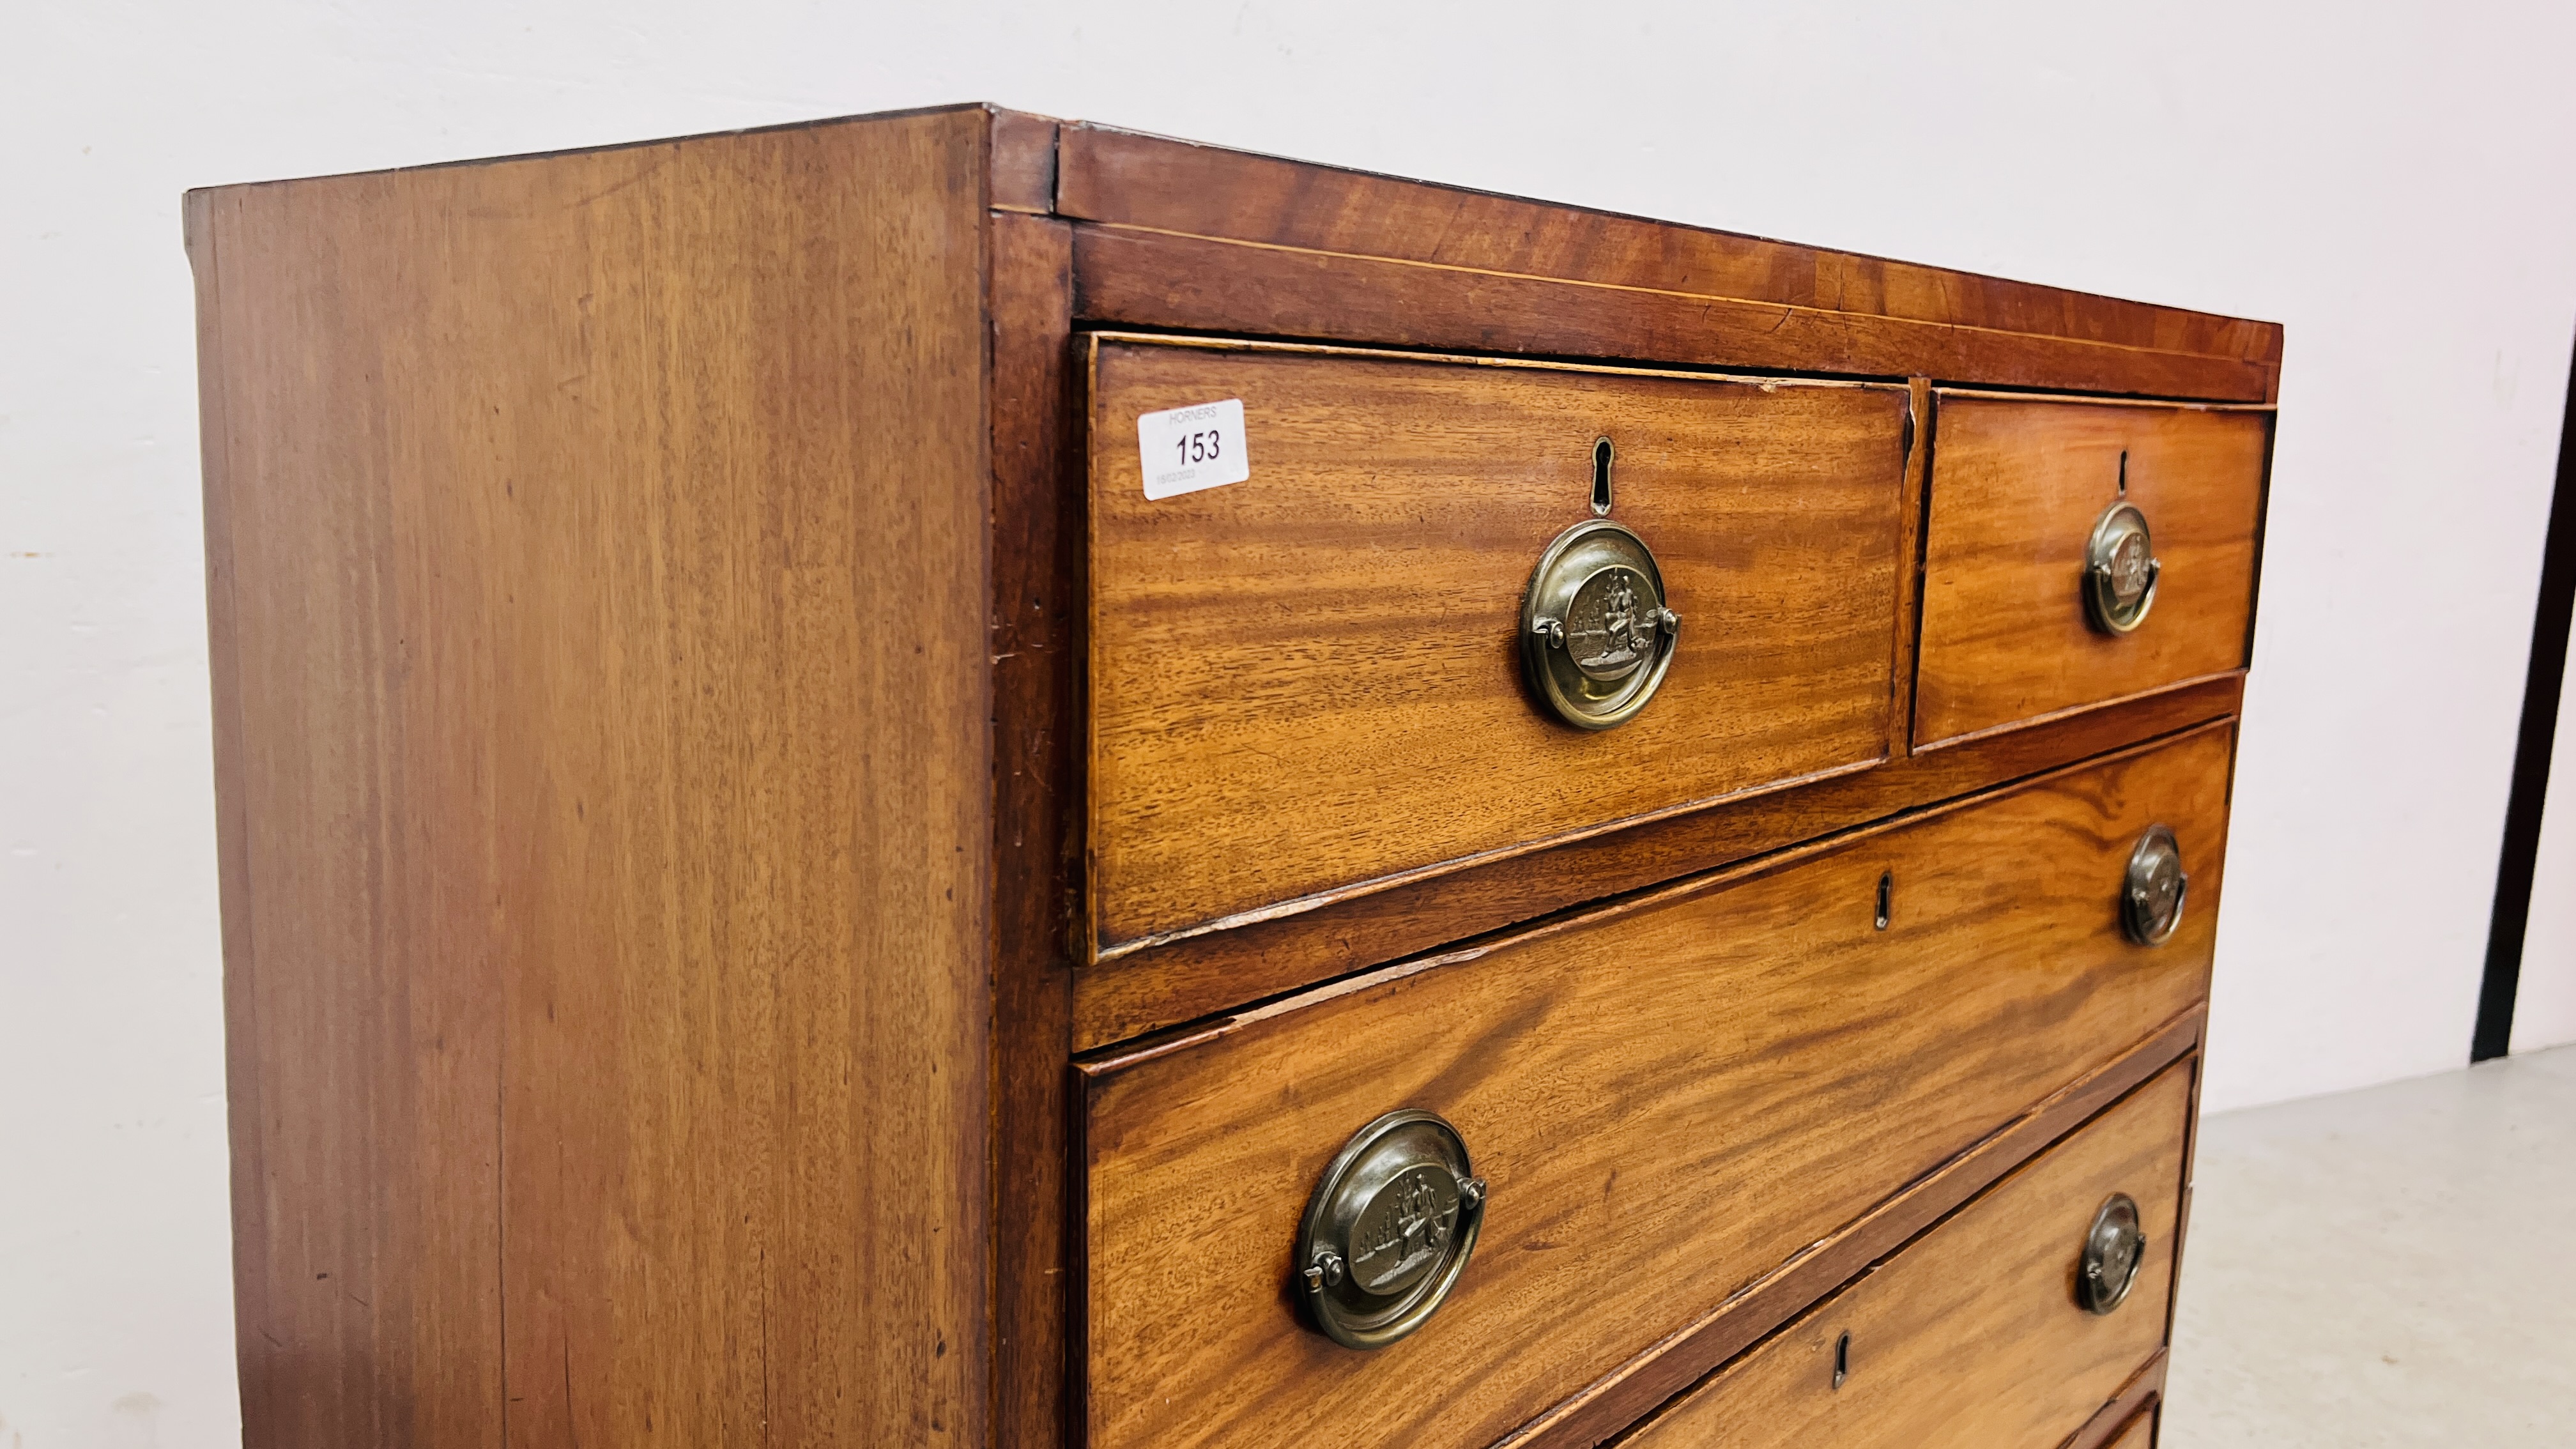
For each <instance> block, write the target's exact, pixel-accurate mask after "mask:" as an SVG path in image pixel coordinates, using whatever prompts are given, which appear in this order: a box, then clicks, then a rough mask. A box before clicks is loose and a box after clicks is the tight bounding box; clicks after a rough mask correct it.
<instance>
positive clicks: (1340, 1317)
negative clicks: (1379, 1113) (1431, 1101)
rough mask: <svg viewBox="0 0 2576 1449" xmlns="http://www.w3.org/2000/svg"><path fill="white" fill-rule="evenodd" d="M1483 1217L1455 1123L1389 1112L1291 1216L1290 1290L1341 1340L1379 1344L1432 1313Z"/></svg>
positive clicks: (1481, 1183)
mask: <svg viewBox="0 0 2576 1449" xmlns="http://www.w3.org/2000/svg"><path fill="white" fill-rule="evenodd" d="M1484 1222H1485V1180H1484V1179H1483V1178H1481V1177H1478V1176H1476V1175H1475V1172H1474V1170H1473V1169H1472V1168H1471V1167H1470V1165H1469V1164H1468V1161H1467V1144H1466V1141H1465V1140H1464V1139H1463V1138H1461V1137H1460V1136H1459V1135H1458V1129H1456V1128H1455V1127H1452V1126H1450V1125H1449V1124H1448V1123H1447V1122H1445V1121H1442V1120H1441V1119H1440V1117H1439V1116H1438V1115H1437V1114H1435V1113H1431V1112H1424V1111H1419V1110H1414V1109H1407V1110H1405V1111H1401V1112H1389V1113H1387V1114H1386V1115H1385V1116H1383V1117H1380V1118H1378V1119H1377V1120H1376V1121H1374V1122H1371V1123H1370V1124H1368V1125H1367V1126H1366V1127H1363V1128H1361V1129H1360V1130H1359V1133H1358V1135H1356V1136H1354V1137H1352V1138H1351V1140H1350V1141H1349V1142H1347V1143H1345V1144H1343V1146H1342V1150H1341V1152H1340V1154H1339V1155H1337V1156H1335V1157H1334V1158H1333V1161H1332V1165H1331V1166H1329V1167H1326V1168H1325V1169H1324V1175H1323V1177H1322V1178H1320V1179H1319V1180H1317V1182H1316V1183H1315V1192H1314V1195H1313V1196H1312V1197H1310V1198H1308V1199H1307V1201H1306V1216H1305V1219H1304V1220H1303V1221H1302V1222H1300V1223H1299V1224H1298V1225H1297V1248H1296V1256H1295V1257H1294V1258H1293V1259H1292V1260H1291V1261H1292V1263H1293V1264H1294V1266H1295V1271H1296V1275H1297V1284H1296V1288H1297V1296H1298V1297H1299V1298H1301V1299H1302V1300H1304V1302H1305V1305H1306V1311H1307V1315H1308V1317H1309V1318H1310V1319H1311V1320H1312V1321H1313V1323H1314V1325H1315V1327H1316V1328H1317V1329H1318V1330H1320V1331H1321V1332H1322V1333H1323V1334H1324V1335H1325V1336H1326V1337H1327V1338H1330V1339H1331V1340H1333V1342H1335V1343H1338V1344H1341V1345H1342V1346H1343V1347H1345V1348H1384V1347H1386V1346H1387V1345H1388V1344H1390V1343H1393V1342H1395V1341H1396V1340H1397V1339H1399V1338H1402V1337H1404V1336H1405V1335H1406V1334H1408V1333H1411V1332H1413V1331H1414V1330H1415V1329H1417V1328H1420V1327H1421V1326H1422V1325H1423V1324H1425V1323H1427V1322H1429V1321H1430V1319H1431V1315H1432V1314H1434V1313H1436V1312H1438V1311H1439V1309H1440V1305H1441V1303H1442V1302H1443V1301H1445V1300H1446V1299H1447V1298H1448V1296H1449V1290H1450V1289H1452V1288H1454V1287H1456V1286H1457V1283H1458V1275H1459V1274H1460V1273H1462V1272H1464V1271H1466V1267H1467V1255H1468V1254H1469V1253H1472V1252H1474V1251H1475V1248H1476V1233H1477V1231H1478V1230H1479V1229H1481V1228H1482V1227H1483V1226H1484Z"/></svg>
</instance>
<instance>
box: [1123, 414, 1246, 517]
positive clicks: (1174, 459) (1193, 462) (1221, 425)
mask: <svg viewBox="0 0 2576 1449" xmlns="http://www.w3.org/2000/svg"><path fill="white" fill-rule="evenodd" d="M1136 451H1137V454H1138V455H1139V461H1141V462H1142V463H1143V464H1144V465H1145V496H1146V497H1148V498H1175V497H1178V496H1179V495H1181V494H1183V493H1196V492H1197V491H1199V490H1200V489H1202V488H1219V487H1223V486H1224V485H1226V484H1228V483H1240V482H1242V481H1243V480H1244V479H1246V478H1249V477H1251V476H1252V459H1251V457H1250V455H1249V454H1247V453H1246V452H1245V450H1244V443H1243V399H1241V398H1239V397H1230V398H1227V399H1225V400H1224V401H1223V402H1212V403H1196V404H1193V405H1191V406H1189V407H1185V408H1171V409H1169V410H1167V411H1164V412H1159V413H1145V414H1142V415H1140V416H1139V417H1138V418H1137V419H1136Z"/></svg>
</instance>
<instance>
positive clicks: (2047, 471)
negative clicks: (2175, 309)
mask: <svg viewBox="0 0 2576 1449" xmlns="http://www.w3.org/2000/svg"><path fill="white" fill-rule="evenodd" d="M1933 416H1934V419H1935V422H1936V428H1935V433H1934V440H1933V447H1932V483H1931V500H1930V511H1929V517H1928V521H1927V524H1926V528H1925V532H1924V547H1923V635H1922V647H1921V650H1920V653H1919V656H1918V660H1919V662H1918V664H1917V670H1916V675H1915V692H1914V740H1915V743H1916V745H1917V746H1918V747H1922V746H1927V745H1933V744H1938V743H1939V742H1941V741H1943V740H1948V739H1955V738H1957V737H1959V736H1961V735H1970V734H1976V733H1979V732H1981V731H1984V730H1990V729H1996V728H1999V727H2002V726H2005V725H2010V724H2016V723H2020V722H2022V721H2025V720H2030V719H2036V718H2039V717H2041V716H2045V715H2050V714H2056V713H2058V712H2060V711H2064V710H2070V709H2077V708H2081V707H2083V706H2086V705H2092V704H2101V703H2104V702H2107V701H2110V700H2115V699H2121V698H2125V697H2127V696H2130V695H2135V694H2144V693H2146V692H2148V691H2150V690H2155V689H2161V688H2164V687H2166V686H2168V685H2172V684H2177V683H2180V682H2182V681H2184V680H2188V679H2197V678H2202V677H2205V676H2208V675H2212V674H2220V673H2224V672H2226V671H2228V670H2231V669H2236V668H2240V667H2242V666H2243V664H2244V663H2245V645H2246V621H2247V615H2248V611H2249V610H2250V609H2251V607H2252V604H2253V598H2254V564H2255V545H2256V533H2257V529H2258V526H2259V523H2260V518H2261V513H2262V498H2263V470H2264V464H2265V458H2266V456H2267V452H2268V449H2269V445H2270V444H2269V439H2270V434H2271V422H2272V418H2271V412H2270V410H2268V409H2261V408H2253V409H2248V408H2211V407H2175V406H2164V405H2149V404H2125V403H2089V402H2074V401H2067V400H2062V399H2048V398H2043V399H2031V398H2002V397H1992V396H1980V395H1977V394H1961V393H1937V394H1935V402H1934V408H1933ZM2123 504H2126V505H2129V506H2130V507H2132V508H2134V509H2136V510H2137V516H2138V517H2140V518H2143V519H2144V521H2145V524H2146V529H2147V539H2146V543H2147V547H2145V548H2143V549H2141V550H2138V551H2137V552H2136V553H2135V554H2134V555H2133V558H2134V562H2135V563H2136V564H2137V565H2140V566H2143V565H2144V563H2145V562H2146V561H2147V560H2148V559H2149V558H2152V560H2153V561H2154V563H2155V564H2156V565H2157V567H2156V569H2155V572H2154V574H2153V576H2152V581H2153V596H2152V599H2151V601H2149V602H2148V603H2147V605H2146V608H2145V613H2144V617H2143V618H2142V619H2140V620H2138V621H2137V622H2136V623H2135V625H2134V627H2132V628H2129V629H2128V630H2127V631H2126V632H2120V631H2119V630H2118V629H2116V628H2115V627H2113V625H2114V624H2116V623H2125V622H2127V619H2126V617H2125V615H2126V613H2127V609H2126V608H2122V609H2118V610H2115V612H2114V613H2113V614H2112V615H2111V616H2109V618H2110V622H2096V619H2095V614H2094V612H2093V611H2092V610H2091V609H2090V608H2088V605H2087V602H2086V598H2085V594H2086V589H2087V584H2086V569H2087V564H2088V562H2089V560H2090V558H2091V554H2092V549H2093V546H2094V538H2095V533H2096V529H2097V527H2099V526H2101V525H2102V524H2103V522H2104V520H2105V517H2106V515H2108V514H2110V513H2111V511H2112V510H2114V509H2115V508H2118V507H2119V506H2120V505H2123ZM2115 527H2116V526H2115ZM2112 542H2113V539H2112V536H2111V533H2110V532H2106V534H2105V544H2106V546H2107V545H2109V544H2111V543H2112ZM2127 577H2128V583H2127V584H2125V585H2124V587H2125V588H2126V589H2128V590H2129V591H2130V592H2131V593H2133V594H2134V593H2135V592H2136V590H2137V588H2138V587H2139V585H2141V584H2143V583H2144V582H2145V581H2146V578H2147V576H2146V574H2145V573H2144V571H2143V567H2141V568H2140V569H2139V571H2138V572H2136V573H2132V574H2129V575H2128V576H2127ZM2115 602H2118V600H2117V599H2116V598H2115Z"/></svg>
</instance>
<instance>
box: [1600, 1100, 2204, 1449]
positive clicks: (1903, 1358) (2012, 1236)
mask: <svg viewBox="0 0 2576 1449" xmlns="http://www.w3.org/2000/svg"><path fill="white" fill-rule="evenodd" d="M2191 1074H2192V1063H2190V1062H2181V1063H2177V1064H2175V1065H2174V1066H2172V1067H2170V1068H2167V1069H2166V1070H2165V1072H2164V1073H2163V1074H2162V1075H2160V1076H2158V1077H2157V1078H2156V1079H2155V1080H2154V1081H2152V1082H2149V1083H2148V1084H2147V1085H2145V1086H2143V1087H2141V1088H2139V1089H2138V1090H2137V1091H2136V1092H2135V1093H2134V1094H2132V1095H2131V1096H2130V1097H2129V1098H2128V1099H2127V1100H2125V1101H2123V1102H2121V1103H2120V1104H2119V1105H2117V1106H2115V1107H2113V1108H2111V1109H2110V1110H2109V1111H2107V1112H2105V1113H2103V1114H2102V1115H2101V1116H2100V1117H2099V1118H2097V1119H2095V1120H2094V1121H2093V1122H2092V1123H2090V1124H2089V1125H2087V1126H2085V1127H2084V1128H2083V1129H2081V1130H2080V1131H2078V1132H2077V1133H2076V1134H2075V1135H2074V1136H2072V1137H2071V1138H2069V1139H2068V1140H2066V1141H2065V1142H2062V1143H2060V1144H2058V1145H2057V1146H2056V1147H2054V1148H2051V1149H2050V1150H2049V1151H2048V1152H2046V1153H2045V1154H2043V1155H2042V1156H2040V1157H2039V1158H2038V1159H2037V1160H2036V1161H2034V1162H2031V1163H2030V1164H2028V1165H2027V1166H2025V1167H2023V1168H2022V1169H2021V1170H2019V1171H2018V1172H2015V1173H2014V1174H2013V1175H2012V1176H2011V1177H2008V1178H2006V1179H2005V1180H2004V1181H2002V1182H2001V1183H1998V1184H1996V1185H1995V1186H1994V1187H1993V1188H1991V1189H1989V1190H1988V1191H1987V1192H1986V1193H1985V1194H1984V1195H1983V1196H1981V1197H1979V1198H1978V1199H1977V1200H1976V1201H1974V1202H1972V1203H1970V1204H1968V1205H1967V1206H1966V1207H1964V1208H1961V1209H1960V1210H1959V1212H1958V1213H1957V1214H1956V1215H1955V1216H1953V1217H1951V1218H1950V1219H1949V1220H1948V1221H1947V1222H1944V1223H1942V1224H1941V1225H1940V1226H1939V1227H1937V1228H1935V1229H1933V1230H1932V1231H1931V1232H1929V1233H1927V1234H1925V1235H1924V1236H1923V1237H1922V1238H1921V1239H1920V1240H1919V1241H1917V1242H1915V1243H1912V1244H1910V1245H1908V1246H1907V1247H1906V1248H1905V1249H1904V1250H1903V1251H1902V1252H1900V1253H1898V1254H1897V1255H1896V1256H1895V1257H1893V1258H1890V1259H1889V1260H1887V1261H1886V1262H1884V1263H1881V1264H1879V1265H1877V1266H1876V1267H1874V1268H1873V1269H1871V1271H1870V1272H1869V1273H1868V1274H1867V1275H1865V1276H1863V1277H1862V1278H1861V1279H1859V1280H1858V1281H1857V1282H1855V1283H1853V1284H1852V1285H1851V1286H1850V1287H1848V1288H1846V1289H1844V1290H1843V1291H1842V1292H1840V1293H1837V1294H1835V1295H1834V1296H1833V1297H1831V1298H1829V1299H1827V1300H1825V1301H1824V1302H1823V1303H1820V1304H1818V1305H1817V1306H1816V1307H1815V1308H1813V1309H1811V1310H1810V1311H1808V1312H1807V1313H1806V1314H1805V1315H1803V1316H1801V1317H1800V1318H1799V1319H1797V1320H1796V1321H1795V1322H1793V1323H1790V1324H1789V1325H1787V1326H1786V1327H1784V1328H1782V1329H1781V1330H1780V1331H1779V1332H1778V1333H1776V1334H1774V1335H1772V1336H1771V1337H1770V1338H1769V1339H1767V1340H1765V1341H1764V1342H1763V1343H1762V1344H1760V1345H1759V1346H1757V1347H1756V1348H1754V1349H1753V1350H1752V1351H1751V1352H1749V1353H1747V1354H1745V1355H1744V1356H1743V1357H1742V1358H1739V1359H1737V1360H1736V1361H1735V1362H1733V1363H1731V1364H1729V1365H1727V1366H1726V1367H1725V1368H1724V1369H1721V1370H1720V1371H1718V1373H1716V1374H1715V1375H1714V1376H1712V1377H1711V1378H1710V1380H1709V1381H1708V1382H1707V1383H1706V1384H1703V1385H1702V1386H1700V1387H1699V1388H1697V1389H1695V1390H1693V1391H1692V1392H1691V1393H1689V1394H1688V1395H1685V1396H1684V1397H1683V1398H1681V1399H1680V1400H1678V1401H1676V1402H1675V1403H1674V1404H1673V1405H1672V1406H1671V1407H1669V1408H1667V1409H1666V1410H1665V1411H1664V1412H1663V1413H1661V1414H1659V1415H1657V1416H1656V1417H1655V1418H1654V1419H1653V1420H1651V1421H1649V1422H1648V1423H1647V1424H1645V1425H1644V1426H1642V1427H1641V1428H1640V1429H1639V1430H1638V1432H1636V1433H1635V1434H1633V1435H1631V1436H1630V1437H1628V1438H1627V1439H1624V1440H1622V1441H1621V1443H1622V1449H1703V1446H1717V1445H1724V1446H1726V1449H1773V1446H1779V1449H1786V1446H1791V1445H1796V1446H1813V1449H1825V1446H1831V1449H1882V1446H1883V1449H2057V1446H2058V1445H2061V1444H2063V1443H2065V1442H2066V1440H2067V1439H2068V1437H2069V1436H2071V1435H2073V1434H2074V1433H2076V1432H2077V1431H2078V1430H2080V1429H2082V1428H2083V1427H2084V1425H2085V1424H2086V1423H2087V1422H2088V1421H2089V1420H2090V1419H2091V1418H2092V1417H2093V1415H2094V1414H2095V1412H2096V1411H2098V1410H2099V1409H2100V1408H2101V1407H2102V1406H2103V1405H2104V1404H2106V1403H2109V1402H2110V1401H2111V1400H2112V1399H2114V1398H2115V1397H2117V1395H2118V1393H2119V1390H2120V1387H2121V1385H2122V1384H2124V1383H2126V1382H2127V1381H2128V1380H2129V1378H2130V1376H2131V1375H2132V1374H2134V1373H2135V1372H2136V1370H2137V1368H2138V1366H2139V1364H2140V1363H2141V1362H2143V1361H2144V1360H2145V1359H2146V1358H2147V1357H2148V1356H2149V1355H2150V1354H2152V1353H2154V1352H2155V1351H2156V1349H2157V1347H2158V1346H2159V1345H2161V1344H2162V1343H2163V1341H2164V1323H2165V1303H2166V1300H2167V1298H2168V1297H2169V1295H2170V1291H2171V1287H2172V1281H2173V1264H2174V1256H2173V1222H2174V1211H2175V1196H2176V1193H2177V1190H2178V1189H2179V1187H2180V1185H2181V1179H2182V1155H2183V1131H2184V1127H2185V1124H2186V1122H2187V1120H2188V1117H2189V1109H2190V1099H2191ZM2115 1192H2117V1193H2126V1194H2128V1195H2129V1196H2130V1197H2131V1198H2132V1199H2134V1200H2135V1201H2136V1202H2137V1204H2138V1212H2139V1217H2140V1221H2141V1223H2142V1224H2143V1226H2144V1228H2145V1230H2146V1234H2147V1251H2146V1254H2145V1255H2144V1257H2143V1258H2142V1259H2141V1261H2140V1263H2139V1266H2138V1276H2137V1280H2136V1284H2135V1286H2134V1287H2132V1288H2131V1289H2130V1292H2129V1297H2128V1299H2127V1301H2125V1302H2123V1303H2122V1304H2121V1305H2120V1306H2119V1307H2118V1308H2116V1309H2114V1310H2113V1311H2112V1312H2110V1313H2109V1314H2106V1315H2100V1316H2097V1315H2094V1314H2092V1313H2088V1312H2086V1311H2085V1310H2084V1308H2083V1307H2082V1306H2081V1305H2080V1304H2078V1302H2077V1301H2076V1298H2075V1290H2074V1283H2075V1276H2076V1270H2077V1269H2078V1267H2079V1266H2080V1263H2081V1260H2082V1245H2083V1242H2084V1237H2085V1233H2086V1231H2087V1229H2088V1228H2089V1227H2090V1226H2091V1224H2092V1221H2093V1216H2094V1213H2095V1212H2096V1211H2097V1210H2098V1209H2099V1208H2100V1207H2101V1205H2102V1203H2103V1201H2104V1200H2105V1199H2107V1198H2108V1197H2109V1196H2110V1195H2111V1194H2113V1193H2115ZM1846 1335H1848V1338H1846ZM1838 1346H1840V1349H1841V1357H1842V1362H1843V1363H1844V1364H1845V1366H1846V1367H1847V1370H1848V1372H1847V1374H1846V1376H1845V1377H1844V1379H1843V1381H1842V1382H1841V1383H1840V1384H1837V1383H1836V1382H1835V1379H1834V1370H1835V1366H1836V1361H1837V1353H1838Z"/></svg>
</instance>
